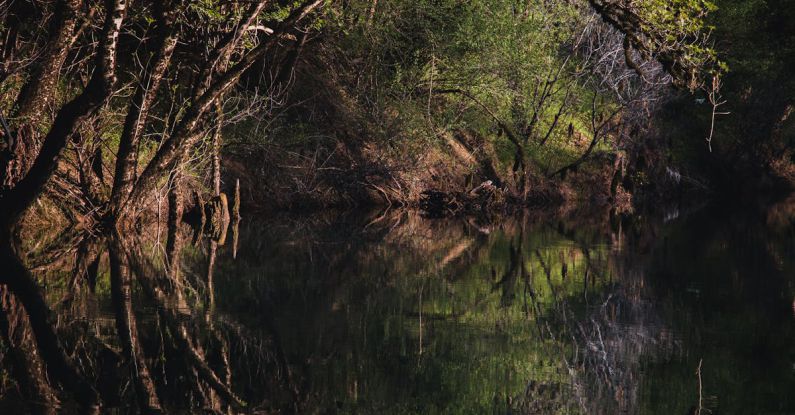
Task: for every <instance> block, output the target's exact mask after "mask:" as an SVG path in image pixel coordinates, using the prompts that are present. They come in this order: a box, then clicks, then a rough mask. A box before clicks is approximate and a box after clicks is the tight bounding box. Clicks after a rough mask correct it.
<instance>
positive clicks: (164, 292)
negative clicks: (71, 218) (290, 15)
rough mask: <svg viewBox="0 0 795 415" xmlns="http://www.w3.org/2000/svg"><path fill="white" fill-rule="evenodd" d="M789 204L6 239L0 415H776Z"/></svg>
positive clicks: (343, 218) (382, 216)
mask: <svg viewBox="0 0 795 415" xmlns="http://www.w3.org/2000/svg"><path fill="white" fill-rule="evenodd" d="M790 206H792V205H789V204H781V205H778V206H776V207H774V208H772V209H770V210H767V211H765V212H764V213H758V214H748V213H746V214H743V215H738V214H732V213H730V212H721V211H715V210H711V209H709V208H706V209H702V210H699V211H696V212H692V213H689V214H679V213H676V214H669V215H665V216H664V217H662V218H660V219H659V220H656V219H652V218H645V217H642V216H633V217H627V218H620V219H618V218H611V217H610V216H609V215H608V214H602V213H597V214H594V213H588V214H584V213H579V214H569V215H558V216H550V215H540V214H535V213H529V212H525V213H524V214H523V215H520V216H517V217H512V218H506V219H504V220H501V221H499V222H494V223H479V222H478V221H476V220H472V219H470V220H463V219H458V220H428V219H424V218H422V217H420V216H418V215H415V214H412V213H409V212H404V211H400V212H386V213H383V212H381V213H378V214H373V215H368V214H360V213H356V214H354V213H348V214H342V215H322V216H313V217H291V216H284V217H278V218H272V219H267V220H265V219H263V220H261V221H249V222H243V224H242V225H241V227H240V228H239V229H234V231H233V234H234V235H233V238H232V240H233V241H234V242H233V243H228V244H226V245H224V244H222V243H219V242H218V241H211V240H206V239H201V238H197V239H196V240H194V241H191V238H190V233H191V230H190V229H188V228H185V229H177V230H176V232H171V233H168V234H169V236H170V237H169V238H168V239H169V242H168V243H166V242H165V241H164V240H163V239H166V235H165V233H166V232H161V231H160V230H154V231H153V232H149V233H145V234H142V235H135V236H129V235H128V236H125V237H122V236H120V235H90V234H81V233H79V232H76V231H74V230H71V229H69V230H65V231H64V232H63V233H61V234H59V235H57V236H55V237H52V238H49V241H48V242H45V241H25V240H23V241H22V243H21V245H20V246H18V247H3V248H2V252H0V254H2V259H1V260H2V264H3V270H4V271H5V274H3V277H2V280H0V282H2V284H3V285H2V286H0V287H1V288H0V307H1V308H2V312H0V344H1V346H0V359H2V365H0V412H2V413H24V412H38V413H55V412H57V411H65V412H86V411H105V410H114V411H116V412H121V413H158V412H165V413H174V412H176V413H189V412H194V413H195V412H210V413H230V412H231V413H274V412H279V413H317V414H333V413H421V414H429V413H500V414H508V413H511V414H513V413H516V414H537V413H549V414H553V413H554V414H558V413H571V414H576V413H584V414H599V413H604V414H614V413H637V414H688V413H699V414H707V413H712V414H752V413H753V414H787V413H795V398H793V397H791V396H790V395H791V391H792V390H795V331H794V329H795V327H794V326H795V304H793V300H794V296H795V277H793V275H795V255H794V254H795V237H794V236H795V226H793V221H795V214H793V211H792V210H791V208H790ZM172 230H173V229H172ZM175 235H176V236H175ZM238 241H239V243H238Z"/></svg>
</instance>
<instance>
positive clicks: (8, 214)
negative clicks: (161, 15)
mask: <svg viewBox="0 0 795 415" xmlns="http://www.w3.org/2000/svg"><path fill="white" fill-rule="evenodd" d="M106 4H107V6H106V7H107V10H106V13H107V16H106V18H105V26H104V29H103V36H102V39H101V41H100V43H101V44H100V47H99V51H98V53H97V70H95V71H94V73H93V75H92V77H91V80H90V81H89V83H88V85H87V86H86V88H85V90H84V91H83V92H82V93H81V94H80V95H78V96H77V97H76V98H74V99H73V100H72V101H70V102H68V103H67V104H65V105H64V106H63V107H61V109H60V110H59V111H58V114H57V115H56V117H55V121H54V122H53V124H52V126H51V127H50V131H49V132H48V133H47V135H46V137H45V138H44V144H43V145H42V147H41V151H39V154H38V156H37V157H36V160H35V161H34V162H33V165H32V166H31V168H30V170H29V171H28V173H27V174H26V175H25V176H24V177H23V178H22V179H21V180H20V181H19V182H18V183H17V184H16V186H14V187H13V188H12V189H10V190H8V191H5V192H3V194H2V202H0V214H2V215H0V216H1V217H2V218H3V220H4V223H3V225H4V226H7V227H10V226H11V225H12V224H15V223H17V222H18V220H19V218H20V217H21V216H22V214H23V213H24V212H25V210H26V209H27V208H28V206H30V204H31V203H33V201H34V200H36V198H37V197H38V196H39V194H40V193H41V192H42V190H43V189H44V185H45V184H46V183H47V181H48V180H49V179H50V177H51V176H52V174H53V172H54V171H55V168H56V166H57V163H58V159H59V158H60V156H61V153H62V152H63V149H64V148H65V147H66V144H67V143H68V140H69V139H70V138H71V137H72V135H73V134H74V132H75V131H76V130H77V127H78V125H79V124H80V123H81V122H82V121H83V120H84V119H85V118H86V117H88V116H90V115H91V114H92V113H94V112H95V111H97V110H98V109H99V108H100V107H101V106H102V105H103V103H104V102H105V100H106V99H107V98H108V97H109V96H110V94H111V92H112V89H113V85H114V84H115V83H116V49H117V46H118V39H119V32H120V30H121V25H122V22H123V20H124V16H125V14H126V11H127V0H106Z"/></svg>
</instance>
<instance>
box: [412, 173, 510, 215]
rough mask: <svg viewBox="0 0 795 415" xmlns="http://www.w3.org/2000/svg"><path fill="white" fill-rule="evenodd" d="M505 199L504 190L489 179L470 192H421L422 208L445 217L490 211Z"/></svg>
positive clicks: (428, 212)
mask: <svg viewBox="0 0 795 415" xmlns="http://www.w3.org/2000/svg"><path fill="white" fill-rule="evenodd" d="M503 201H504V195H503V192H502V190H500V189H499V188H497V187H496V186H494V184H492V181H491V180H487V181H485V182H483V183H481V184H480V185H479V186H477V187H475V188H474V189H472V190H470V191H468V192H442V191H438V190H426V191H424V192H422V194H421V198H420V209H422V210H423V211H424V212H425V213H426V214H427V215H428V216H430V217H445V216H455V215H459V214H463V213H472V212H484V211H488V210H489V209H491V208H493V207H495V206H497V205H499V204H501V203H502V202H503Z"/></svg>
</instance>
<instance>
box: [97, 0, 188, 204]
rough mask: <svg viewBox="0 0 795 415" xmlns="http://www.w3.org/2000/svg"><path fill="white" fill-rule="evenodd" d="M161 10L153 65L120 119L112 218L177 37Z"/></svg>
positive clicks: (130, 179) (131, 177)
mask: <svg viewBox="0 0 795 415" xmlns="http://www.w3.org/2000/svg"><path fill="white" fill-rule="evenodd" d="M155 4H158V3H157V2H156V3H155ZM162 7H164V6H163V5H161V6H160V8H156V14H157V19H158V29H157V36H158V46H157V47H156V49H155V50H156V52H155V56H154V59H153V60H152V62H153V63H152V65H151V66H150V67H148V68H146V69H145V70H144V76H143V79H141V82H140V83H139V84H138V87H137V88H136V90H135V96H134V97H133V100H132V102H130V105H129V107H128V110H127V117H126V118H125V119H124V129H123V130H122V135H121V138H120V139H119V149H118V152H117V154H116V171H115V174H114V176H113V189H112V191H111V209H112V210H113V214H114V215H116V214H118V213H119V211H120V210H121V209H122V206H123V205H124V204H125V203H127V196H128V195H129V193H130V191H131V190H132V186H133V183H134V181H135V167H136V165H137V164H138V153H137V152H136V151H135V150H136V149H137V148H138V142H139V141H140V139H141V135H142V133H143V129H144V126H145V125H146V121H147V118H148V115H149V110H150V108H151V106H152V104H153V103H154V101H155V98H156V96H157V90H158V88H159V86H160V81H161V80H162V79H163V75H164V74H165V73H166V69H167V68H168V65H169V63H170V62H171V57H172V56H173V54H174V48H175V47H176V45H177V36H176V34H175V33H174V31H173V30H172V28H171V25H172V24H173V22H172V21H171V18H170V17H169V15H167V14H166V12H165V11H163V10H162Z"/></svg>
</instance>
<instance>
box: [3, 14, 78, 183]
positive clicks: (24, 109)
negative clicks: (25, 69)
mask: <svg viewBox="0 0 795 415" xmlns="http://www.w3.org/2000/svg"><path fill="white" fill-rule="evenodd" d="M79 7H80V1H79V0H59V1H58V3H57V4H56V6H55V20H56V24H55V32H54V33H53V34H52V36H51V37H50V39H49V41H48V42H47V47H46V49H45V50H44V54H43V56H42V57H41V59H39V60H38V61H37V62H36V63H35V64H34V66H33V70H32V71H31V72H30V74H29V75H28V79H27V82H26V83H25V84H24V85H23V86H22V89H21V90H20V93H19V96H18V97H17V102H16V105H15V107H16V114H15V118H17V120H18V123H19V124H24V125H26V126H27V128H24V129H21V128H18V129H17V131H18V133H17V134H18V137H17V139H16V140H14V141H13V142H11V141H9V143H10V144H12V145H10V146H8V147H7V148H6V149H5V151H6V152H7V153H8V154H6V155H5V156H4V157H2V158H0V160H2V162H0V184H2V185H3V186H4V187H6V188H10V187H13V186H14V185H15V184H16V183H17V182H18V181H19V180H20V179H21V178H22V177H23V176H24V175H25V173H27V171H28V169H30V166H31V165H32V164H33V160H35V158H36V155H37V154H38V151H39V148H40V147H41V143H40V140H39V134H38V126H39V125H40V124H41V123H42V122H43V121H44V115H45V112H46V111H47V110H49V108H50V106H51V105H53V104H55V102H54V101H55V99H56V95H57V94H56V92H57V84H58V77H59V75H60V72H61V67H62V66H63V63H64V61H65V60H66V56H67V55H68V54H69V46H70V45H71V40H72V32H73V31H74V29H75V26H76V23H77V9H78V8H79ZM23 131H24V132H23ZM20 132H21V135H22V137H21V138H22V139H19V138H20V137H19V134H20ZM7 139H8V140H10V137H9V138H7Z"/></svg>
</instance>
